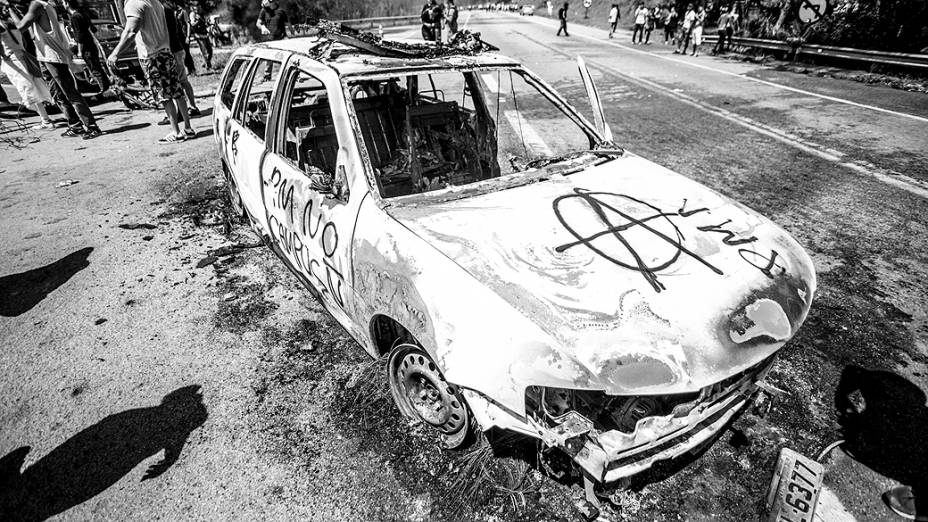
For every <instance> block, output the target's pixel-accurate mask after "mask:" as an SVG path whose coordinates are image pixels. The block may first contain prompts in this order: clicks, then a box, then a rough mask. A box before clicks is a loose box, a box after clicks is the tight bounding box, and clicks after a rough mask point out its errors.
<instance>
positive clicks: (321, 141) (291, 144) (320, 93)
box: [283, 70, 339, 179]
mask: <svg viewBox="0 0 928 522" xmlns="http://www.w3.org/2000/svg"><path fill="white" fill-rule="evenodd" d="M292 82H293V83H292V84H291V88H290V93H291V94H290V101H289V103H287V104H286V106H285V107H286V111H287V112H286V118H285V119H284V128H283V134H284V139H283V156H284V157H285V158H287V159H288V160H290V162H291V163H293V165H295V166H297V167H299V169H300V170H302V171H303V173H305V174H306V175H308V176H312V175H313V174H318V173H319V172H320V171H321V172H322V173H324V174H325V175H326V176H325V177H326V178H327V179H331V178H332V177H334V175H335V168H336V166H337V165H336V163H337V160H338V147H339V145H338V136H337V135H336V133H335V125H334V122H333V120H332V108H331V106H330V105H329V98H328V94H327V93H326V89H325V85H324V84H323V83H322V82H321V81H319V80H318V79H317V78H315V77H313V76H311V75H309V74H307V73H305V72H303V71H299V70H298V71H296V74H294V75H293V79H292Z"/></svg>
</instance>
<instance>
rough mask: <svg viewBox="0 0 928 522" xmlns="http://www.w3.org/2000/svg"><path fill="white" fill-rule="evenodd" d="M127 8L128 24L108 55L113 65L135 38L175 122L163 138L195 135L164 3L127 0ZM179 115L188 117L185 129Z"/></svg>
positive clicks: (152, 83) (160, 98) (153, 88)
mask: <svg viewBox="0 0 928 522" xmlns="http://www.w3.org/2000/svg"><path fill="white" fill-rule="evenodd" d="M123 9H124V10H125V13H126V27H125V29H123V31H122V36H120V38H119V43H118V44H116V47H115V48H114V49H113V52H112V53H110V55H109V57H108V58H107V59H106V61H107V63H109V64H110V66H115V65H116V57H117V56H119V53H120V52H122V50H123V49H125V48H126V46H127V45H129V40H130V39H133V38H134V39H135V49H136V51H137V52H138V54H139V61H140V62H141V63H142V69H143V70H144V71H145V78H146V79H147V80H148V87H149V88H150V89H151V93H152V95H153V96H154V98H155V100H156V101H160V102H161V105H162V106H163V107H164V112H165V114H167V116H168V119H169V120H170V123H171V130H172V132H171V133H170V134H168V135H166V136H164V137H163V138H161V139H160V140H159V141H161V142H163V143H173V142H177V141H184V140H186V139H188V138H195V137H196V135H197V133H196V131H194V130H193V126H192V125H191V124H190V115H189V114H187V102H185V101H184V89H183V87H182V86H181V84H180V79H179V78H178V77H177V64H176V63H175V60H174V54H173V53H171V39H170V36H169V34H168V26H167V21H166V20H165V18H164V6H163V5H161V2H159V1H158V0H126V3H125V5H124V6H123ZM178 116H180V117H182V118H183V120H184V130H183V132H181V130H180V127H179V126H178V123H177V122H178Z"/></svg>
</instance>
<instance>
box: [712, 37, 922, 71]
mask: <svg viewBox="0 0 928 522" xmlns="http://www.w3.org/2000/svg"><path fill="white" fill-rule="evenodd" d="M705 40H706V42H707V43H708V42H712V43H715V42H716V41H718V36H715V35H706V37H705ZM731 42H732V44H733V45H736V46H740V47H753V48H756V49H767V50H770V51H782V52H787V53H794V54H793V55H794V56H810V57H816V56H818V57H826V58H838V59H842V60H849V61H855V62H867V63H875V64H883V65H892V66H896V67H909V68H915V69H923V70H928V54H914V53H893V52H886V51H871V50H868V49H852V48H850V47H835V46H831V45H815V44H799V45H795V46H794V45H792V44H790V43H788V42H784V41H780V40H764V39H760V38H741V37H737V36H736V37H733V38H732V39H731Z"/></svg>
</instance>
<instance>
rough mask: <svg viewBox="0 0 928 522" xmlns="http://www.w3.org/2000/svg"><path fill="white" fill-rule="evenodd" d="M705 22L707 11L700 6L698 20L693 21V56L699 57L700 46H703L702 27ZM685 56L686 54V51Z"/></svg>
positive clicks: (697, 14)
mask: <svg viewBox="0 0 928 522" xmlns="http://www.w3.org/2000/svg"><path fill="white" fill-rule="evenodd" d="M705 22H706V10H705V9H703V7H702V6H701V5H700V6H699V7H697V8H696V18H694V19H693V56H699V46H700V45H702V26H703V24H705ZM683 54H686V50H684V51H683Z"/></svg>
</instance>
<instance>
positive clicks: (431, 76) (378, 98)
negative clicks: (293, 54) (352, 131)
mask: <svg viewBox="0 0 928 522" xmlns="http://www.w3.org/2000/svg"><path fill="white" fill-rule="evenodd" d="M348 86H349V93H350V95H351V99H352V103H353V104H354V109H355V112H356V114H357V116H358V123H359V125H360V130H361V134H362V136H363V139H364V143H365V145H366V147H367V151H368V155H369V157H370V160H371V165H372V167H373V169H374V174H375V177H376V179H377V183H378V188H379V190H380V194H381V196H382V197H384V198H393V197H398V196H407V195H411V194H421V193H426V192H432V191H436V190H441V189H445V188H449V187H459V186H464V185H469V184H473V183H476V182H479V181H484V180H489V179H493V178H499V177H501V176H506V175H509V174H513V173H517V172H522V171H525V170H529V169H533V168H540V167H544V166H547V165H549V164H552V163H556V162H558V161H562V160H565V159H569V158H574V157H576V156H577V155H578V154H579V153H582V152H584V151H589V150H590V149H591V148H593V147H594V145H595V136H594V135H592V134H591V133H589V132H588V131H587V130H586V129H585V128H584V127H582V126H581V125H580V124H579V123H577V122H576V121H574V120H573V119H571V117H570V116H568V115H567V114H566V113H565V112H564V110H562V109H561V108H560V107H559V106H558V105H556V104H555V103H554V102H552V101H551V100H550V99H549V98H548V97H547V96H546V95H545V94H543V93H542V91H540V90H539V89H538V87H537V86H536V85H534V82H532V81H531V78H530V77H527V76H525V75H524V74H523V73H522V72H521V71H518V70H512V69H495V70H483V71H464V72H461V71H439V72H431V73H416V74H409V75H398V76H396V77H392V78H384V79H377V80H370V79H364V80H357V81H353V82H350V83H349V84H348Z"/></svg>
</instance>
